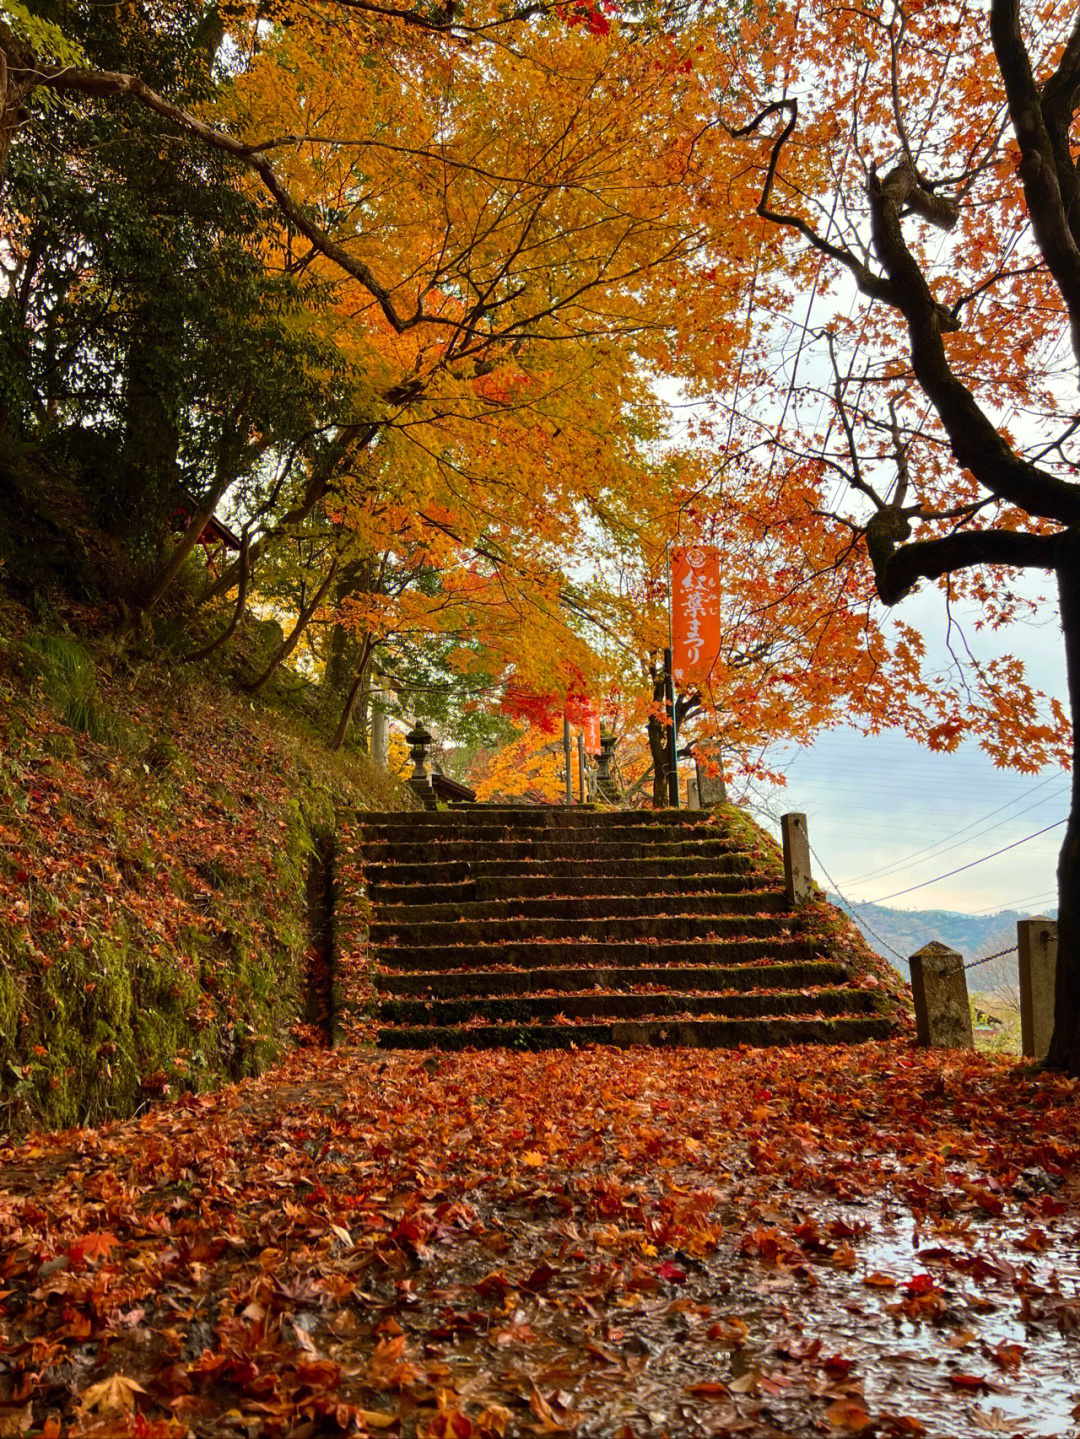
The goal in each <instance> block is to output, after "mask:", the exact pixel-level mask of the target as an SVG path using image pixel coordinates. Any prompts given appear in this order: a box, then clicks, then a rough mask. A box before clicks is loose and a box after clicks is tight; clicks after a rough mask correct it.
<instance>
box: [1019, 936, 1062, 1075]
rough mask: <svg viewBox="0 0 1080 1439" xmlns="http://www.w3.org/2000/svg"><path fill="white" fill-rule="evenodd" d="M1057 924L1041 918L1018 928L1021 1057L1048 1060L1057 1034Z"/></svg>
mask: <svg viewBox="0 0 1080 1439" xmlns="http://www.w3.org/2000/svg"><path fill="white" fill-rule="evenodd" d="M1057 947H1058V927H1057V920H1054V919H1047V918H1046V916H1045V915H1042V914H1037V915H1035V916H1034V918H1032V919H1022V920H1020V921H1019V922H1018V923H1017V926H1016V948H1017V952H1018V954H1019V956H1020V1053H1021V1054H1024V1055H1028V1056H1030V1058H1032V1059H1045V1058H1046V1054H1047V1051H1048V1050H1049V1048H1050V1037H1051V1035H1052V1034H1053V1032H1054V982H1055V979H1056V976H1057Z"/></svg>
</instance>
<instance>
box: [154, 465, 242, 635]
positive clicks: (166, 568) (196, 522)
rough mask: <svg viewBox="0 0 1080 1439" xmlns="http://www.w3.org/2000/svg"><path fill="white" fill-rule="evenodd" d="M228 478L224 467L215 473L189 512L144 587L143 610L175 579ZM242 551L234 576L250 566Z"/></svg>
mask: <svg viewBox="0 0 1080 1439" xmlns="http://www.w3.org/2000/svg"><path fill="white" fill-rule="evenodd" d="M223 468H224V467H223ZM231 480H232V474H231V472H230V471H228V470H226V472H225V474H224V476H221V477H219V479H218V482H217V484H216V485H215V486H214V488H213V489H212V490H211V491H210V494H209V495H208V496H207V498H206V499H205V500H204V501H203V503H202V504H201V505H200V506H199V508H198V510H197V511H196V512H195V514H194V515H193V516H192V518H191V522H190V523H189V525H188V527H187V529H186V530H185V531H184V533H183V536H182V537H181V539H180V543H179V544H178V545H177V546H176V547H175V549H174V550H173V552H172V554H171V555H170V556H169V558H168V559H167V560H166V561H165V563H164V564H163V565H162V567H161V569H160V570H158V572H157V574H156V575H155V576H154V578H153V579H152V580H151V581H150V585H149V588H148V589H147V591H146V596H145V598H144V600H143V603H142V610H143V613H144V614H145V613H146V612H147V611H148V610H152V609H153V608H154V606H155V605H156V604H157V602H158V600H160V599H161V597H162V595H163V594H164V593H165V591H166V590H167V589H168V588H169V586H170V585H171V584H172V582H173V580H175V579H176V577H177V575H178V574H179V573H180V571H181V569H182V568H183V566H184V561H185V560H186V559H187V557H188V555H190V554H191V552H192V550H193V549H194V548H195V546H196V545H197V544H198V543H199V536H200V535H201V534H202V532H203V530H205V529H206V526H207V525H208V523H209V522H210V519H211V517H212V516H213V513H214V511H215V510H216V509H217V507H218V505H219V504H220V502H221V497H222V496H223V495H224V493H225V491H226V490H227V489H228V488H229V484H230V481H231ZM246 554H247V552H246V551H245V557H244V559H243V561H242V562H241V561H237V565H238V573H237V578H238V579H239V577H240V575H241V574H243V573H244V571H245V570H246V569H249V568H250V566H249V565H248V562H247V558H246Z"/></svg>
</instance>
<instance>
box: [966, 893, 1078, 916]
mask: <svg viewBox="0 0 1080 1439" xmlns="http://www.w3.org/2000/svg"><path fill="white" fill-rule="evenodd" d="M1057 897H1058V892H1057V890H1056V889H1047V890H1044V891H1043V893H1042V894H1026V895H1024V897H1023V899H1009V900H1006V901H1005V903H1004V904H1002V903H1001V901H1000V900H996V901H995V902H994V903H993V904H988V905H985V906H984V907H983V908H982V909H973V910H972V911H971V913H972V914H976V915H977V914H996V913H998V912H999V911H1002V910H1018V909H1021V908H1023V906H1024V905H1027V904H1042V902H1043V900H1044V899H1057Z"/></svg>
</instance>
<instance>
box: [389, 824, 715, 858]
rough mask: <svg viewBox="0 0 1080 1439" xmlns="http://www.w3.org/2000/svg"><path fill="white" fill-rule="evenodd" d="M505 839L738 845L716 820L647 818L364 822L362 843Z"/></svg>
mask: <svg viewBox="0 0 1080 1439" xmlns="http://www.w3.org/2000/svg"><path fill="white" fill-rule="evenodd" d="M506 840H509V841H510V842H512V843H514V844H559V845H564V844H573V845H578V844H588V845H597V844H636V845H641V844H648V845H654V844H660V843H667V844H690V843H693V844H700V843H701V842H702V841H704V840H719V841H721V842H722V843H723V844H725V845H726V846H727V848H729V849H733V848H737V841H735V840H734V839H732V837H731V836H730V835H728V834H726V833H725V832H724V831H723V830H722V829H718V828H717V827H716V826H715V825H709V824H701V825H690V824H651V825H649V826H648V827H647V828H646V827H645V826H644V825H634V826H630V825H621V826H617V827H616V826H610V827H599V826H592V825H590V826H588V827H586V826H585V825H564V826H562V827H561V828H559V827H553V826H550V825H542V824H538V825H530V826H524V825H516V824H505V823H503V822H498V823H494V822H492V823H488V824H471V825H469V826H468V827H467V828H462V826H461V825H455V824H453V823H448V824H442V825H433V824H432V825H424V826H423V827H422V828H421V827H418V826H415V825H410V826H403V825H393V824H386V825H370V824H368V825H365V826H364V837H363V849H364V851H365V852H368V851H369V850H370V849H371V847H372V846H375V845H380V844H384V845H387V846H389V847H391V849H392V848H394V847H396V846H399V845H402V844H425V845H427V844H433V845H434V844H502V843H503V842H504V841H506Z"/></svg>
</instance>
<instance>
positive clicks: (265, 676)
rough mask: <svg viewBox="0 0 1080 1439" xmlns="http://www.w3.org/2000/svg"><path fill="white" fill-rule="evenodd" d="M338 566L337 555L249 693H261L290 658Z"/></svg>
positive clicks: (249, 687) (251, 686) (249, 688)
mask: <svg viewBox="0 0 1080 1439" xmlns="http://www.w3.org/2000/svg"><path fill="white" fill-rule="evenodd" d="M337 567H338V560H337V556H335V557H334V562H333V564H332V565H331V566H330V570H329V573H328V574H327V575H326V578H325V579H324V580H323V582H322V584H321V585H320V586H319V588H318V590H317V591H316V593H315V598H314V599H313V600H312V601H311V603H310V604H309V605H306V606H305V607H304V609H302V610H301V611H300V614H299V615H298V616H297V620H296V624H295V625H294V626H293V629H292V633H291V634H290V635H289V637H288V639H285V640H283V641H282V642H281V644H280V645H279V646H278V648H277V650H276V652H275V654H274V656H273V658H272V659H271V661H270V663H269V664H268V665H267V666H266V668H265V669H264V670H263V672H262V674H261V675H260V676H259V678H258V679H257V680H256V681H255V682H254V684H251V685H249V686H248V693H249V694H253V695H257V694H258V693H259V691H260V690H262V689H263V688H264V686H265V685H266V684H267V682H268V681H269V679H270V677H271V675H273V674H274V672H275V671H276V670H277V668H278V666H279V665H280V664H282V662H283V661H285V660H287V659H288V658H289V656H290V655H291V654H292V652H293V650H294V649H295V648H296V646H297V643H298V641H299V639H300V636H301V635H302V634H303V633H304V631H305V630H306V629H307V627H308V625H309V624H310V623H311V618H312V616H313V615H314V613H315V611H316V610H317V609H318V608H319V606H320V605H321V604H322V602H323V596H324V595H325V594H326V591H327V590H328V589H329V588H330V584H331V581H332V580H333V578H334V576H335V575H336V574H337Z"/></svg>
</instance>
